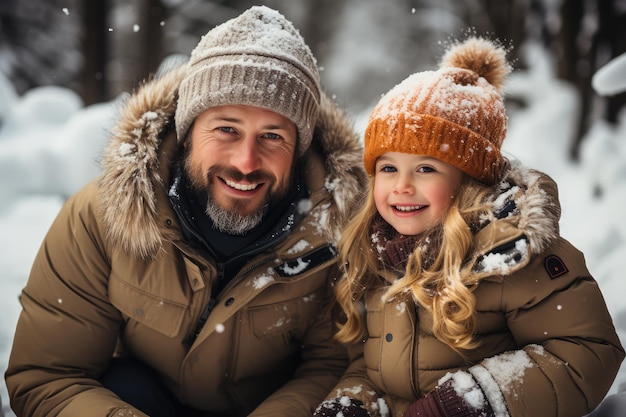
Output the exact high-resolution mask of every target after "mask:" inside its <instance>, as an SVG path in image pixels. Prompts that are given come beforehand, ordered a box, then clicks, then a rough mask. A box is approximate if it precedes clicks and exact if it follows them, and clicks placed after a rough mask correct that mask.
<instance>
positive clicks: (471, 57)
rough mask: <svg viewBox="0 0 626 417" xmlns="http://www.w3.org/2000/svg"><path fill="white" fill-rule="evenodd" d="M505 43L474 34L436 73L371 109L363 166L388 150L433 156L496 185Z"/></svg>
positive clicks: (503, 119)
mask: <svg viewBox="0 0 626 417" xmlns="http://www.w3.org/2000/svg"><path fill="white" fill-rule="evenodd" d="M506 53H507V51H506V50H505V48H504V47H502V46H501V45H499V44H497V43H496V42H494V41H491V40H488V39H485V38H480V37H474V36H472V37H469V38H467V39H466V40H464V41H463V42H458V43H456V44H452V45H451V46H450V47H449V48H448V50H447V51H446V53H445V54H444V56H443V57H442V60H441V63H440V68H439V69H438V70H437V71H425V72H419V73H415V74H413V75H411V76H409V77H408V78H407V79H405V80H404V81H402V82H401V83H400V84H398V85H396V86H395V87H394V88H392V89H391V90H390V91H389V92H388V93H387V94H385V96H383V98H382V99H381V100H380V101H379V102H378V104H377V105H376V107H374V109H373V110H372V113H371V115H370V118H369V121H368V125H367V128H366V130H365V153H364V157H363V160H364V163H365V169H366V170H367V172H368V173H369V174H370V175H371V174H373V173H374V168H375V164H376V159H377V158H378V157H379V156H380V155H382V154H384V153H386V152H403V153H410V154H419V155H428V156H432V157H435V158H437V159H439V160H442V161H444V162H447V163H449V164H451V165H454V166H456V167H457V168H459V169H461V170H462V171H463V172H465V173H466V174H468V175H470V176H471V177H473V178H475V179H477V180H479V181H481V182H483V183H485V184H493V183H494V182H495V181H496V180H497V177H498V174H499V172H500V168H501V165H502V161H503V158H502V155H501V153H500V148H501V147H502V142H503V141H504V138H505V136H506V129H507V124H508V117H507V115H506V109H505V107H504V99H503V97H502V88H503V85H504V82H505V79H506V76H507V75H508V74H509V73H510V72H511V67H510V65H509V64H508V62H507V60H506Z"/></svg>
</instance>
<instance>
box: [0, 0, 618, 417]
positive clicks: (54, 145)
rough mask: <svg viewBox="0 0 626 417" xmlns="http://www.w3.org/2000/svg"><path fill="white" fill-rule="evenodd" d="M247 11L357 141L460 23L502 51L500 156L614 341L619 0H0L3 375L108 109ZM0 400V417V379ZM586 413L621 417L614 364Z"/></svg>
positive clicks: (457, 32)
mask: <svg viewBox="0 0 626 417" xmlns="http://www.w3.org/2000/svg"><path fill="white" fill-rule="evenodd" d="M253 4H265V5H267V6H270V7H273V8H275V9H278V10H279V11H280V12H281V13H283V14H284V15H285V16H286V17H287V18H288V19H290V20H291V21H292V22H294V24H295V26H296V27H297V28H298V29H299V30H300V32H301V33H302V35H303V36H304V38H305V39H306V41H307V43H308V44H309V45H310V46H311V48H312V50H313V52H314V54H315V55H316V57H317V59H318V65H319V67H320V70H321V76H322V82H323V85H324V87H325V89H326V91H327V92H328V93H329V94H330V95H331V96H332V97H333V98H335V100H336V101H337V102H339V104H340V105H342V106H343V107H344V108H345V109H346V111H347V112H348V114H349V115H350V116H352V117H353V119H354V121H355V127H356V128H357V129H358V130H359V131H362V129H363V127H364V124H365V121H366V118H367V115H368V112H369V110H371V108H372V107H373V106H374V104H375V103H376V101H377V100H378V99H379V98H380V96H381V94H383V93H384V92H386V91H387V90H389V88H391V87H393V86H394V85H395V84H396V83H397V82H399V81H400V80H402V79H404V78H405V77H406V76H407V75H408V74H410V73H412V72H415V71H422V70H430V69H434V67H435V65H436V62H437V59H438V58H439V56H440V55H441V53H442V51H443V45H442V43H444V42H446V41H449V40H451V39H454V38H457V37H460V36H462V35H463V33H465V31H466V30H467V28H474V30H475V31H476V32H477V33H478V34H487V33H488V34H489V35H490V36H494V37H498V38H500V39H503V40H505V43H506V44H507V45H508V44H510V45H512V46H513V47H514V48H513V50H512V55H511V56H512V58H513V60H514V61H513V64H514V68H515V71H514V74H513V76H512V77H511V78H510V81H509V83H508V85H507V88H506V89H507V92H508V98H507V109H508V111H509V116H510V126H509V136H508V138H507V139H506V141H505V145H504V151H505V153H507V154H509V156H514V157H517V158H519V159H521V160H522V162H524V163H526V164H528V165H531V166H533V167H536V168H538V169H541V170H543V171H545V172H547V173H548V174H550V175H552V176H553V177H554V178H555V179H556V180H557V182H558V183H559V190H560V197H561V204H562V207H563V216H562V224H561V232H562V234H563V235H564V236H565V237H566V238H567V239H569V240H570V241H572V242H573V243H574V245H575V246H577V247H578V248H579V249H581V250H582V251H583V252H584V253H585V255H586V258H587V262H588V266H589V269H590V270H591V272H592V274H593V275H594V277H595V278H596V279H597V280H598V282H599V284H600V288H601V289H602V291H603V294H604V295H605V298H606V300H607V305H608V306H609V310H610V311H611V314H612V316H613V320H614V322H615V325H616V328H617V329H618V332H619V334H620V338H621V340H622V343H624V344H626V300H625V299H624V296H626V279H624V277H623V276H622V275H623V271H625V270H626V217H625V216H624V215H623V209H622V207H623V205H624V203H625V202H626V198H625V196H626V106H625V104H626V64H624V62H625V61H626V59H624V58H625V57H626V55H623V54H625V53H626V0H464V1H458V0H298V1H294V0H267V1H265V2H262V1H259V2H252V1H248V0H231V1H229V0H222V1H217V0H216V1H209V0H108V1H107V0H82V1H81V0H19V1H18V0H0V372H4V369H5V368H6V362H7V360H8V354H9V350H10V346H11V342H12V337H13V331H14V327H15V323H16V320H17V316H18V314H19V303H18V301H17V297H18V294H19V292H20V290H21V288H22V287H23V285H24V284H25V282H26V280H27V277H28V273H29V270H30V264H31V262H32V260H33V258H34V256H35V253H36V251H37V249H38V247H39V244H40V242H41V239H42V238H43V236H44V234H45V233H46V231H47V228H48V227H49V225H50V223H51V222H52V220H53V218H54V217H55V216H56V213H57V212H58V210H59V209H60V206H61V204H62V203H63V201H64V199H65V198H67V197H68V196H69V195H71V194H73V193H74V192H76V191H77V190H78V189H79V188H80V187H81V186H82V185H84V184H85V183H86V182H87V181H89V180H90V179H92V178H93V177H94V176H96V175H97V173H98V165H97V160H98V156H99V152H100V149H101V147H102V146H103V144H104V142H105V141H106V129H108V128H109V127H110V125H111V123H112V121H113V119H114V117H115V112H116V108H117V105H118V104H119V102H120V100H121V99H122V98H123V96H124V95H125V94H127V93H128V92H130V91H132V90H133V89H134V88H135V87H136V86H137V85H138V84H139V83H140V82H141V81H142V80H144V79H146V78H148V77H149V76H150V75H151V74H153V73H155V72H157V71H158V69H159V68H160V69H161V70H163V69H164V68H167V67H168V66H169V65H173V64H174V63H176V62H180V61H181V60H183V59H185V57H187V56H188V54H189V53H190V52H191V50H192V49H193V47H194V46H195V45H196V43H197V42H198V40H199V38H200V36H201V35H203V34H204V33H206V32H207V31H208V30H209V29H210V28H212V27H213V26H215V25H217V24H219V23H222V22H224V21H225V20H227V19H229V18H232V17H235V16H236V15H238V14H239V13H240V12H241V11H243V10H245V9H247V8H248V7H250V6H251V5H253ZM610 61H612V62H611V63H615V62H616V61H618V62H621V63H622V65H621V67H617V68H618V69H617V70H615V69H613V70H612V71H606V70H607V69H611V68H609V67H610V64H609V66H607V63H609V62H610ZM613 68H615V67H613ZM602 71H605V72H604V73H602ZM600 75H602V77H600ZM572 307H573V308H575V306H572ZM0 398H1V400H2V405H3V411H4V413H5V415H6V416H12V415H13V414H12V412H11V411H10V409H9V408H8V398H7V394H6V387H5V386H4V380H3V379H2V380H1V381H0ZM1 414H2V413H1V412H0V415H1ZM599 415H602V416H612V417H615V416H626V365H623V366H622V369H621V370H620V373H619V374H618V376H617V379H616V380H615V382H614V384H613V386H612V388H611V391H610V392H609V397H607V401H605V405H604V406H601V410H600V411H599V412H598V413H596V414H594V416H599Z"/></svg>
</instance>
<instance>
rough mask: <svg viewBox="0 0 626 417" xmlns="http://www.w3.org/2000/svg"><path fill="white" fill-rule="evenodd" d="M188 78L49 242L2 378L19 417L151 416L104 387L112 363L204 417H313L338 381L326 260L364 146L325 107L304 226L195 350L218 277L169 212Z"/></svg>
mask: <svg viewBox="0 0 626 417" xmlns="http://www.w3.org/2000/svg"><path fill="white" fill-rule="evenodd" d="M181 75H182V74H181V73H180V72H179V71H177V70H174V71H172V72H170V73H168V74H166V75H165V76H163V77H162V78H159V79H156V80H153V81H152V82H150V83H147V84H145V85H144V86H143V87H142V88H141V89H140V90H138V91H137V92H136V93H135V94H134V95H132V96H131V97H130V99H129V100H128V101H127V103H126V104H125V106H124V107H123V109H122V113H121V114H122V118H121V121H120V122H119V123H118V125H117V127H116V130H115V132H114V135H113V137H112V139H111V142H110V144H109V145H108V146H107V148H106V151H105V155H104V158H103V165H104V169H103V174H102V176H101V177H100V178H99V179H98V181H94V182H92V183H90V184H88V185H87V186H86V187H85V188H84V189H83V190H81V191H80V192H79V193H78V194H77V195H75V196H74V197H72V198H70V200H69V201H68V202H67V203H66V204H65V206H64V207H63V209H62V210H61V212H60V214H59V216H58V218H57V219H56V220H55V222H54V224H53V225H52V227H51V229H50V231H49V233H48V235H47V237H46V238H45V241H44V242H43V245H42V247H41V249H40V251H39V254H38V256H37V258H36V260H35V262H34V265H33V268H32V272H31V275H30V278H29V281H28V283H27V285H26V287H25V288H24V291H23V294H22V296H21V302H22V305H23V312H22V313H21V316H20V319H19V324H18V327H17V331H16V334H15V340H14V344H13V349H12V353H11V357H10V361H9V365H8V370H7V372H6V382H7V386H8V390H9V394H10V398H11V406H12V407H13V409H14V410H15V412H16V414H17V415H18V416H29V417H37V416H40V417H44V416H45V417H50V416H81V417H84V416H93V417H97V416H102V417H104V416H131V415H132V416H141V415H144V414H142V413H140V412H139V411H137V410H135V409H133V408H131V407H129V406H128V405H127V404H125V403H123V402H122V401H121V400H120V399H119V398H117V397H115V396H114V395H113V394H112V393H111V392H109V391H107V390H105V389H103V388H102V387H101V386H100V384H99V383H98V381H97V379H98V377H99V376H100V375H101V374H102V372H103V371H104V370H105V369H106V367H107V364H108V362H109V360H110V358H111V356H112V355H113V353H114V351H117V352H118V353H121V352H124V353H125V354H131V355H133V356H135V357H138V358H140V359H141V360H143V361H145V362H146V363H147V364H148V365H150V366H151V367H153V368H154V369H155V370H157V372H158V373H159V374H160V376H161V377H162V380H163V381H164V382H165V383H166V384H167V386H169V388H170V389H171V390H172V391H173V392H174V393H175V394H176V396H177V397H178V398H179V399H180V400H181V401H182V402H184V403H187V404H188V405H190V406H191V407H193V408H197V409H202V410H208V411H207V413H206V415H207V416H209V415H210V416H213V415H216V416H217V415H220V416H244V415H251V416H268V417H269V416H272V417H276V416H285V417H286V416H289V417H293V416H298V415H299V416H307V415H310V413H311V411H312V410H313V409H314V408H315V406H317V404H318V403H319V402H320V401H321V399H322V398H323V397H324V396H325V395H326V394H327V393H328V391H329V390H330V389H331V388H332V387H333V386H334V385H335V384H336V382H337V379H338V377H339V376H340V375H341V374H342V372H343V371H344V370H345V367H346V365H347V359H346V354H345V351H344V349H343V348H341V347H339V346H338V345H337V344H336V343H335V342H333V339H332V325H331V320H330V319H329V317H328V315H327V314H326V313H327V309H326V308H325V306H326V305H327V304H328V301H329V300H330V298H331V297H332V291H331V290H329V282H330V280H332V279H334V278H335V275H336V270H337V267H336V257H335V256H334V255H335V252H334V251H333V248H334V246H333V245H334V243H335V240H336V238H337V237H338V235H339V231H340V229H341V226H342V223H343V221H344V220H345V219H346V217H347V214H348V208H349V206H350V204H351V202H353V201H354V199H355V198H356V196H357V195H358V194H359V191H360V189H361V188H362V185H361V184H362V183H363V182H365V174H364V171H363V170H362V168H360V167H361V155H362V150H361V147H360V143H359V140H358V137H357V136H356V135H355V134H354V132H353V131H352V128H351V125H349V124H348V123H347V121H346V120H345V119H344V117H343V116H342V114H341V113H340V112H339V110H337V109H336V108H335V107H334V106H333V105H332V103H330V102H329V101H328V99H326V98H324V99H323V102H322V109H321V116H320V120H319V121H318V124H317V128H316V133H315V137H314V140H313V144H312V146H311V148H310V150H309V151H308V152H307V154H306V155H305V156H304V159H303V160H301V163H302V164H303V167H304V169H305V171H306V181H307V186H308V189H309V190H310V192H311V195H310V208H311V210H310V212H309V213H308V215H307V216H306V217H305V218H304V220H302V221H301V223H300V224H299V225H298V226H297V227H295V228H294V230H293V232H292V233H291V234H290V235H289V236H288V237H287V238H285V239H283V240H281V241H277V242H275V243H274V244H273V245H272V247H270V248H269V249H267V250H266V251H265V252H263V253H262V254H260V255H258V256H256V257H255V258H254V259H252V260H251V261H250V262H249V263H248V264H247V265H246V266H245V267H244V268H243V269H242V270H241V271H240V272H239V273H238V274H237V275H236V277H235V278H234V279H233V280H232V281H231V282H230V283H229V284H228V285H227V287H226V288H225V289H224V290H223V291H222V292H221V293H220V294H219V295H218V296H217V299H216V301H217V303H216V304H215V306H214V307H213V311H212V313H211V314H210V316H209V317H208V320H207V322H206V324H205V325H204V327H203V328H202V331H201V332H200V334H199V336H198V337H197V339H196V340H195V341H194V342H193V343H192V344H191V345H190V346H189V345H188V344H189V340H190V338H191V335H192V334H193V333H194V330H195V328H196V325H197V323H198V318H199V317H200V315H201V313H202V311H203V309H204V308H205V307H206V306H207V303H208V302H209V298H210V296H211V290H210V289H211V287H212V284H213V282H214V280H215V279H216V275H217V271H216V263H215V261H214V260H213V259H211V258H210V257H209V256H208V255H207V253H206V252H204V251H202V250H200V249H198V248H197V247H193V246H190V245H188V244H187V243H186V242H185V241H184V239H183V237H182V232H181V229H180V226H179V223H178V221H177V217H176V216H175V214H174V212H173V211H172V208H171V205H170V203H169V200H168V197H167V187H168V184H169V172H170V167H171V163H172V161H173V160H174V159H175V154H176V152H177V150H178V147H177V140H176V137H175V134H174V129H173V114H174V110H175V106H176V96H177V88H178V85H179V83H180V80H181ZM94 128H96V127H94ZM86 140H88V139H87V138H86ZM213 296H214V297H215V294H213ZM118 335H119V337H118ZM116 348H117V349H116Z"/></svg>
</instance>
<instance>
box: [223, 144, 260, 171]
mask: <svg viewBox="0 0 626 417" xmlns="http://www.w3.org/2000/svg"><path fill="white" fill-rule="evenodd" d="M235 146H236V147H235V149H233V153H232V154H231V155H232V156H231V160H230V163H231V165H232V166H233V167H234V168H237V169H238V170H239V171H241V172H242V173H243V174H249V173H251V172H252V171H255V170H257V169H259V168H261V155H260V152H259V151H260V149H259V143H258V141H257V138H256V136H252V135H248V136H245V137H242V138H241V140H239V141H238V142H237V144H236V145H235Z"/></svg>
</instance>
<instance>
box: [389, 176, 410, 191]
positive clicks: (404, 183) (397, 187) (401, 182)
mask: <svg viewBox="0 0 626 417" xmlns="http://www.w3.org/2000/svg"><path fill="white" fill-rule="evenodd" d="M393 191H394V192H395V193H398V194H414V193H415V185H414V184H413V181H412V180H411V178H410V177H409V176H408V175H399V176H398V179H397V180H396V182H395V184H394V189H393Z"/></svg>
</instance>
